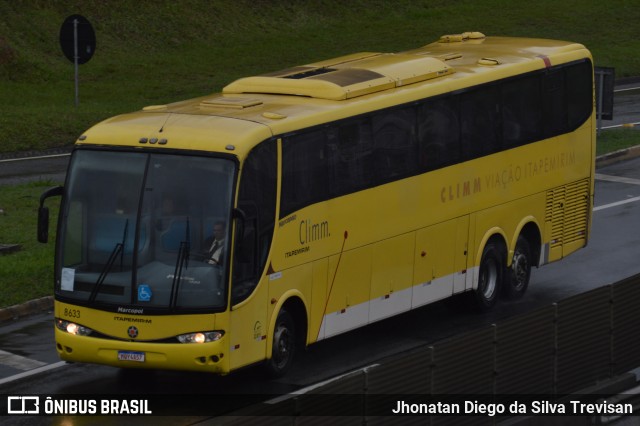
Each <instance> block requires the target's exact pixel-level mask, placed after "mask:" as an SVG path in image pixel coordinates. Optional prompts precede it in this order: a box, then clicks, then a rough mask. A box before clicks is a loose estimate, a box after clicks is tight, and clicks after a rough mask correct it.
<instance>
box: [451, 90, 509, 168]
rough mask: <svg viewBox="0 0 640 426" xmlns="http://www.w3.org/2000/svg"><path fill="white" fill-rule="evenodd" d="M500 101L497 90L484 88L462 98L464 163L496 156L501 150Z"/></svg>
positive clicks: (471, 91) (464, 94)
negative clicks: (486, 156)
mask: <svg viewBox="0 0 640 426" xmlns="http://www.w3.org/2000/svg"><path fill="white" fill-rule="evenodd" d="M498 101H499V98H498V90H497V87H496V86H485V87H482V88H479V89H474V90H470V91H468V92H465V93H463V94H462V95H460V115H461V116H462V117H464V120H462V122H461V135H460V136H461V143H462V158H463V160H472V159H474V158H478V157H482V156H484V155H489V154H493V153H494V152H498V151H500V149H501V135H500V133H501V132H498V129H499V126H500V120H499V102H498Z"/></svg>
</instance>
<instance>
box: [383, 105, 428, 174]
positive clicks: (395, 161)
mask: <svg viewBox="0 0 640 426" xmlns="http://www.w3.org/2000/svg"><path fill="white" fill-rule="evenodd" d="M372 123H373V161H374V165H375V167H374V169H375V174H376V183H386V182H390V181H392V180H394V179H399V178H401V177H405V176H409V175H412V174H415V173H416V172H417V170H418V155H417V154H418V149H417V148H418V141H417V135H416V112H415V109H414V108H405V109H401V110H395V111H386V112H383V113H380V114H376V115H374V116H373V119H372Z"/></svg>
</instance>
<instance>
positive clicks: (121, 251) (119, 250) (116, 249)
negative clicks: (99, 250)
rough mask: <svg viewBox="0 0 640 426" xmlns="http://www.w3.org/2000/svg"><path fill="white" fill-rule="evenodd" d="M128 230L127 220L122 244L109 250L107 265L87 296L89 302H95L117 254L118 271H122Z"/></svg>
mask: <svg viewBox="0 0 640 426" xmlns="http://www.w3.org/2000/svg"><path fill="white" fill-rule="evenodd" d="M128 229H129V219H127V220H126V222H125V223H124V230H123V232H122V242H119V243H116V245H115V247H114V248H113V250H111V254H110V255H109V259H108V260H107V263H106V264H105V265H104V268H102V272H100V276H98V280H97V281H96V284H95V286H94V287H93V290H91V296H89V301H90V302H93V301H95V300H96V297H97V296H98V291H100V287H102V283H104V280H105V279H106V278H107V275H109V272H111V268H112V267H113V264H114V263H115V262H116V259H117V258H118V254H120V270H122V264H123V262H124V244H125V242H126V240H127V230H128Z"/></svg>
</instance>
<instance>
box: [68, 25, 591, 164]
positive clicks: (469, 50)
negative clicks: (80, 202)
mask: <svg viewBox="0 0 640 426" xmlns="http://www.w3.org/2000/svg"><path fill="white" fill-rule="evenodd" d="M582 58H590V54H589V52H588V51H587V50H586V49H585V47H584V46H583V45H581V44H577V43H571V42H564V41H556V40H545V39H530V38H510V37H485V36H484V34H482V33H478V32H469V33H463V34H456V35H447V36H443V37H441V38H440V40H438V41H437V42H434V43H431V44H428V45H426V46H423V47H420V48H418V49H414V50H410V51H406V52H400V53H376V52H362V53H355V54H351V55H347V56H342V57H338V58H334V59H330V60H325V61H320V62H315V63H311V64H307V65H303V66H298V67H294V68H288V69H285V70H282V71H278V72H272V73H268V74H264V75H260V76H254V77H247V78H241V79H239V80H236V81H234V82H232V83H231V84H229V85H227V86H226V87H225V88H224V89H223V91H222V93H216V94H212V95H208V96H204V97H200V98H196V99H190V100H186V101H181V102H176V103H172V104H168V105H155V106H150V107H146V108H144V109H143V110H142V111H139V112H135V113H131V114H125V115H121V116H118V117H114V118H112V119H109V120H106V121H104V122H102V123H100V124H98V125H96V126H94V127H93V128H92V129H90V130H89V131H87V132H86V133H85V134H84V135H83V136H82V137H81V138H80V140H79V141H78V143H81V144H106V145H128V146H152V145H155V144H157V145H159V146H161V147H166V148H179V149H195V150H203V151H218V152H231V153H234V154H236V155H237V156H238V157H239V158H243V157H244V156H245V155H246V154H247V153H248V151H250V149H251V148H252V147H253V146H255V144H257V143H259V142H260V141H262V140H265V139H267V138H269V137H271V136H273V135H279V134H285V133H288V132H292V131H295V130H297V129H300V128H305V127H309V126H313V125H317V124H322V123H325V122H329V121H334V120H339V119H341V118H346V117H349V116H353V115H357V114H361V113H365V112H369V111H373V110H377V109H381V108H385V107H390V106H393V105H397V104H402V103H407V102H412V101H415V100H419V99H423V98H425V97H429V96H434V95H438V94H441V93H446V92H449V91H453V90H458V89H462V88H465V87H469V86H474V85H477V84H482V83H484V82H489V81H493V80H497V79H500V78H505V77H508V76H510V75H516V74H521V73H524V72H528V71H533V70H536V69H541V68H544V67H549V66H552V65H556V64H560V63H564V62H568V61H571V60H577V59H582Z"/></svg>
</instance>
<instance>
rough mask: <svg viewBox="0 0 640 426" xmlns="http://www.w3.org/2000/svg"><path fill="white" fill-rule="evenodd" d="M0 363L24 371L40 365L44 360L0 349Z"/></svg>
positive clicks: (43, 363)
mask: <svg viewBox="0 0 640 426" xmlns="http://www.w3.org/2000/svg"><path fill="white" fill-rule="evenodd" d="M0 364H2V365H8V366H9V367H13V368H17V369H18V370H24V371H26V370H31V369H33V368H36V367H42V366H43V365H45V364H46V362H42V361H37V360H35V359H30V358H26V357H24V356H20V355H16V354H13V353H11V352H6V351H2V350H0Z"/></svg>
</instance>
